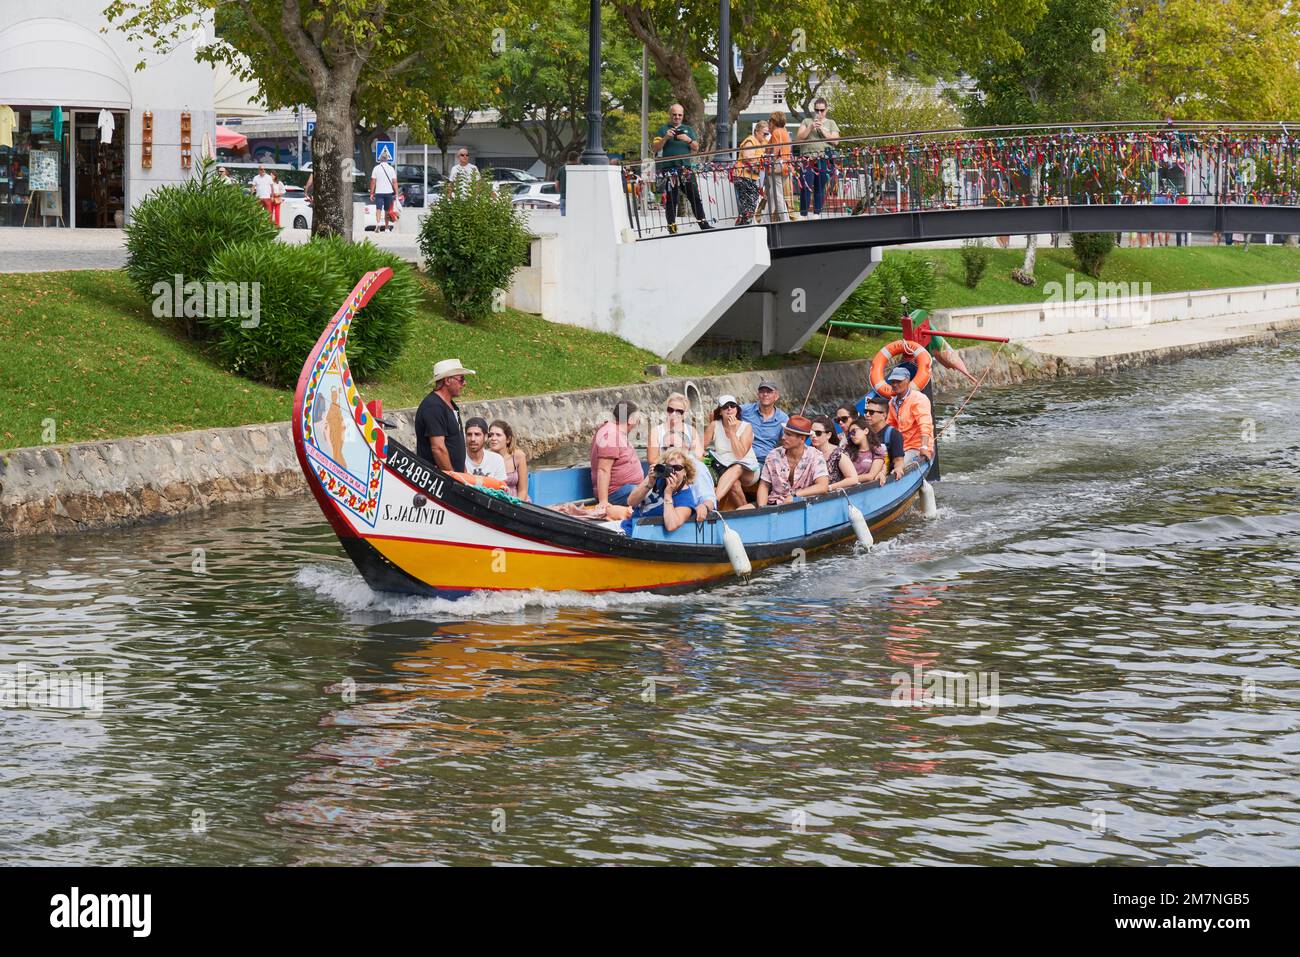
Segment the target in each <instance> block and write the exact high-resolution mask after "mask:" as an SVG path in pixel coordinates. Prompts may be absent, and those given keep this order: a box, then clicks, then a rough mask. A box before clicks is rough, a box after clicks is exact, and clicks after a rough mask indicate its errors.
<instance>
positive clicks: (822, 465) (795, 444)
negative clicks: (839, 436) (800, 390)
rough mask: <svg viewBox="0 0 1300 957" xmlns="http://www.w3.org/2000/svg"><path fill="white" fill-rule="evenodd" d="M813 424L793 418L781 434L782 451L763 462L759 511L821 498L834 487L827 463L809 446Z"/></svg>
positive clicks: (772, 453)
mask: <svg viewBox="0 0 1300 957" xmlns="http://www.w3.org/2000/svg"><path fill="white" fill-rule="evenodd" d="M810 435H812V420H811V419H809V418H808V417H807V416H803V415H795V416H791V417H790V418H789V420H787V422H786V423H785V427H784V428H783V429H782V430H781V447H780V448H777V449H773V450H772V451H771V452H770V453H768V456H767V458H766V459H764V460H763V477H762V479H761V480H760V481H759V483H758V507H759V508H762V507H763V506H764V505H785V504H787V503H789V502H792V501H794V500H795V498H796V497H798V498H808V497H809V496H812V495H821V494H822V493H823V492H827V491H829V490H830V487H831V479H830V473H829V472H827V471H826V459H825V457H823V456H822V454H821V453H820V452H818V451H817V450H816V449H815V448H813V447H812V446H810V445H807V444H806V442H807V439H808V436H810Z"/></svg>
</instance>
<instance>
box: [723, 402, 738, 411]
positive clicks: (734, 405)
mask: <svg viewBox="0 0 1300 957" xmlns="http://www.w3.org/2000/svg"><path fill="white" fill-rule="evenodd" d="M723 408H724V409H737V410H739V409H740V406H738V405H736V403H734V402H728V403H727V404H726V405H724V406H723Z"/></svg>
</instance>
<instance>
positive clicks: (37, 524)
mask: <svg viewBox="0 0 1300 957" xmlns="http://www.w3.org/2000/svg"><path fill="white" fill-rule="evenodd" d="M1269 338H1274V339H1275V338H1276V336H1275V334H1272V333H1261V335H1260V336H1259V341H1266V340H1267V339H1269ZM1250 341H1255V340H1243V339H1241V338H1238V339H1234V340H1232V341H1231V342H1224V343H1208V344H1202V345H1200V346H1197V347H1194V348H1176V349H1166V350H1152V351H1150V352H1145V353H1136V354H1131V355H1127V356H1110V357H1107V358H1105V359H1065V358H1061V357H1055V356H1046V355H1042V354H1039V353H1035V352H1032V351H1029V350H1026V349H1024V348H1021V347H1017V346H1008V347H1006V348H1004V349H1001V350H995V349H990V348H985V347H973V348H969V349H963V350H961V355H962V358H963V361H964V362H965V363H966V366H967V368H968V369H969V370H970V371H971V373H972V374H973V375H975V376H976V377H977V378H978V377H981V376H985V373H986V371H987V376H985V378H984V384H985V385H987V386H997V385H1010V384H1014V383H1017V382H1023V381H1026V380H1031V379H1052V378H1060V377H1064V376H1073V375H1085V374H1098V373H1104V372H1109V371H1114V370H1115V369H1119V368H1129V367H1132V366H1136V365H1142V364H1146V363H1148V362H1158V361H1163V360H1168V359H1173V358H1177V357H1180V356H1182V355H1186V354H1190V353H1194V352H1203V351H1212V350H1214V349H1222V348H1226V347H1229V346H1236V345H1242V344H1248V343H1249V342H1250ZM869 365H870V362H869V360H867V359H860V360H856V361H853V362H837V363H827V364H825V365H823V366H822V368H821V372H820V373H819V374H818V376H817V389H816V392H815V393H814V395H813V396H812V399H811V404H812V405H813V406H821V407H824V406H825V405H826V404H828V403H831V402H838V401H843V400H846V399H855V400H856V399H857V398H858V397H860V396H861V395H862V393H863V392H864V391H865V389H866V381H867V374H868V368H869ZM990 366H991V367H992V368H990ZM935 369H936V373H935V387H936V390H937V394H938V396H939V397H940V398H952V397H956V396H959V395H964V394H966V392H967V391H969V383H968V382H967V381H966V380H965V379H964V378H962V377H961V376H959V375H957V374H956V373H953V372H950V371H948V370H947V369H944V368H942V367H940V366H938V364H937V363H936V365H935ZM813 371H814V366H811V365H808V366H798V367H792V368H786V369H778V370H769V371H766V372H739V373H735V374H733V375H725V376H713V377H710V378H706V379H701V380H698V381H697V382H695V383H693V384H692V383H689V382H688V380H685V379H680V378H671V377H666V378H662V379H655V380H654V381H652V382H648V383H643V384H639V385H631V386H619V387H615V388H607V389H589V390H585V391H582V392H567V393H550V394H547V395H536V396H523V397H520V398H510V399H492V400H488V401H483V402H466V403H464V406H463V408H464V412H465V415H466V417H468V416H472V415H481V416H483V417H484V418H486V419H488V420H489V421H491V420H492V419H504V420H506V421H507V422H510V423H511V424H512V425H513V426H514V427H515V431H516V437H517V439H518V440H519V443H520V446H521V447H522V448H523V449H524V450H525V451H526V452H527V453H528V454H530V455H537V454H540V453H543V452H546V451H549V450H551V449H554V448H557V447H560V446H563V445H569V444H572V443H574V442H577V441H581V440H585V439H586V438H587V437H588V436H590V435H591V433H592V432H593V431H594V429H595V428H596V426H598V425H599V424H600V423H601V422H603V421H605V419H607V418H608V417H609V412H610V409H611V407H612V406H613V405H614V403H615V402H616V401H618V400H619V399H620V398H627V399H631V400H632V401H633V402H635V403H637V405H639V406H640V407H641V408H643V409H645V410H646V411H647V413H648V414H649V415H651V416H658V415H659V414H660V410H662V408H663V405H664V401H665V399H666V398H667V396H668V394H669V393H670V392H686V393H687V394H688V395H689V396H690V398H691V401H692V403H696V402H697V401H698V400H697V395H696V392H695V389H698V390H699V393H700V394H701V395H702V397H703V407H704V408H712V405H713V401H714V400H715V399H716V398H717V396H719V395H723V394H727V393H730V394H732V395H735V396H737V397H739V398H740V399H741V400H742V401H748V400H750V399H752V398H753V396H754V394H755V392H756V390H757V388H758V383H759V381H760V380H762V379H765V378H767V379H773V380H775V381H776V382H777V384H778V385H779V386H780V388H781V392H782V404H783V406H784V407H785V408H786V409H787V410H790V409H791V408H799V407H800V406H801V405H802V403H803V398H804V394H805V393H806V392H807V390H808V386H809V383H810V382H811V381H812V376H813ZM692 385H693V386H694V388H691V386H692ZM697 408H698V406H697ZM414 415H415V410H414V409H404V410H400V411H392V410H386V411H385V418H387V419H388V420H389V421H392V422H394V423H395V424H396V428H395V429H394V430H393V434H394V435H395V436H396V437H397V439H398V440H399V441H401V442H403V443H405V444H408V445H413V444H414V435H413V432H412V421H413V419H414ZM656 421H657V419H656ZM305 490H306V485H305V483H304V480H303V476H302V472H301V470H300V469H299V467H298V460H297V455H296V454H295V452H294V448H293V441H292V438H291V436H290V432H289V424H288V423H287V422H279V423H270V424H265V425H248V426H241V427H237V428H226V429H202V430H199V431H196V432H182V433H177V434H174V435H158V436H143V437H140V438H132V439H119V440H115V441H106V442H84V443H80V444H76V445H61V446H51V447H48V448H45V447H42V448H25V449H17V450H15V451H13V452H10V453H8V454H6V455H3V456H0V541H2V540H5V539H10V538H15V537H18V536H24V535H41V534H51V533H60V532H74V531H79V530H84V529H89V528H103V527H111V526H118V525H129V524H134V523H136V522H141V521H147V520H152V519H156V518H161V517H165V516H169V515H176V514H180V513H183V512H193V511H200V510H205V509H207V508H208V506H210V505H218V504H226V503H230V502H242V501H248V500H251V499H258V498H264V497H268V496H280V495H291V494H297V493H301V492H304V491H305Z"/></svg>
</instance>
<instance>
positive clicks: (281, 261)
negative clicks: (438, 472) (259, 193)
mask: <svg viewBox="0 0 1300 957" xmlns="http://www.w3.org/2000/svg"><path fill="white" fill-rule="evenodd" d="M381 266H389V267H390V268H392V270H393V278H392V279H390V280H389V281H388V283H387V284H386V285H385V286H384V288H383V289H381V290H380V291H379V292H378V293H377V294H376V295H375V297H374V298H373V299H372V300H371V301H370V304H369V305H367V306H366V308H365V309H364V310H363V311H362V313H361V315H360V316H359V317H357V319H356V320H354V322H353V324H352V329H351V331H350V332H349V334H348V363H349V365H350V367H351V369H352V374H353V375H354V376H355V377H356V378H357V379H358V380H364V379H367V378H370V377H372V376H374V375H376V374H378V373H379V372H381V371H383V370H384V369H387V368H388V367H389V366H390V365H392V363H393V362H394V361H395V360H396V359H397V357H398V356H399V355H400V354H401V351H402V348H403V347H404V346H405V344H406V339H407V335H408V333H409V329H410V322H411V317H412V315H413V314H414V312H415V309H416V306H417V304H418V302H419V298H420V292H419V286H418V284H417V282H416V279H415V277H414V276H413V275H412V273H411V267H410V266H409V265H407V264H406V263H404V262H402V261H401V260H400V259H398V258H397V257H396V256H392V255H390V254H388V253H385V252H383V251H381V250H379V249H377V248H375V247H374V246H373V245H371V244H370V243H362V244H360V245H353V244H351V243H349V242H347V241H346V240H343V239H331V240H313V241H312V242H310V243H307V244H305V245H301V246H299V245H291V244H287V243H265V242H259V241H250V242H244V243H239V244H237V245H233V246H229V247H227V248H226V249H224V250H222V251H221V252H220V253H218V254H217V257H216V259H214V260H213V263H212V270H211V279H212V281H213V282H218V283H257V284H258V286H257V289H258V296H257V300H256V302H257V305H258V311H257V315H256V317H255V318H256V322H255V324H254V323H253V320H251V319H247V320H246V319H245V318H244V317H243V316H240V315H230V316H227V317H224V318H223V317H211V316H210V317H208V318H205V319H204V320H203V322H204V324H205V325H206V326H207V331H208V335H209V337H210V338H212V339H213V342H214V349H215V351H216V353H217V355H218V356H219V357H220V359H221V361H222V362H223V363H224V364H225V366H226V367H227V368H228V369H230V370H231V371H232V372H237V373H239V374H240V375H244V376H247V377H248V378H250V379H257V380H259V381H262V382H269V383H271V384H272V385H278V386H291V385H293V384H294V383H295V382H297V381H298V374H299V373H300V372H301V371H302V364H303V362H304V361H305V360H306V358H307V354H308V353H309V352H310V351H311V348H312V346H314V345H315V344H316V340H317V339H318V338H320V334H321V332H322V330H323V329H324V328H325V323H326V322H328V321H329V319H330V317H331V316H333V315H334V313H335V312H337V311H338V308H339V306H340V305H342V304H343V301H344V299H346V298H347V295H348V293H349V292H351V291H352V287H353V286H355V285H356V282H357V280H358V279H360V278H361V277H362V276H363V275H364V274H365V273H366V272H368V271H369V270H371V269H377V268H379V267H381ZM246 323H248V324H247V325H246Z"/></svg>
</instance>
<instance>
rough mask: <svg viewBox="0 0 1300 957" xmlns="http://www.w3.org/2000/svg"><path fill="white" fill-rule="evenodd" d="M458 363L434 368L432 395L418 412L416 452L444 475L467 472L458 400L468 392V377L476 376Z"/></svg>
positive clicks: (447, 361) (444, 362) (446, 361)
mask: <svg viewBox="0 0 1300 957" xmlns="http://www.w3.org/2000/svg"><path fill="white" fill-rule="evenodd" d="M474 374H475V373H474V370H473V369H466V368H465V367H464V366H463V365H461V364H460V360H459V359H443V360H442V361H440V362H438V363H437V364H436V365H434V367H433V378H432V379H430V380H429V383H430V385H432V386H433V387H434V388H433V391H432V392H430V393H429V394H428V395H426V396H425V397H424V401H423V402H421V403H420V407H419V408H418V409H417V410H416V412H415V451H416V454H418V455H419V456H420V457H421V458H423V459H424V460H425V461H426V462H432V463H433V464H434V465H436V466H438V468H440V469H442V470H443V471H444V472H463V471H465V434H464V432H463V431H462V430H461V426H460V406H458V405H457V404H456V397H457V396H458V395H460V393H461V391H462V390H463V389H464V388H465V376H467V375H474Z"/></svg>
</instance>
